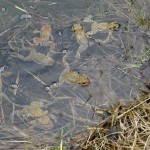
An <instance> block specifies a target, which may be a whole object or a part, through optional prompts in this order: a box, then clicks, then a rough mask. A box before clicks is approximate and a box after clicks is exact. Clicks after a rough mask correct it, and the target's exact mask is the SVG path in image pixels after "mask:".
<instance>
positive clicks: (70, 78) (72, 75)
mask: <svg viewBox="0 0 150 150" xmlns="http://www.w3.org/2000/svg"><path fill="white" fill-rule="evenodd" d="M68 54H69V53H67V54H65V55H64V57H63V59H62V62H63V64H64V66H65V67H66V68H65V70H64V71H63V72H62V73H61V75H60V77H59V82H58V83H54V84H52V85H51V86H50V87H47V89H46V90H51V89H53V88H57V87H59V86H61V85H63V83H64V82H67V83H69V84H80V85H89V84H90V80H89V78H88V76H87V75H85V74H79V73H77V72H74V71H71V70H70V66H69V64H68V62H67V61H66V57H67V55H68Z"/></svg>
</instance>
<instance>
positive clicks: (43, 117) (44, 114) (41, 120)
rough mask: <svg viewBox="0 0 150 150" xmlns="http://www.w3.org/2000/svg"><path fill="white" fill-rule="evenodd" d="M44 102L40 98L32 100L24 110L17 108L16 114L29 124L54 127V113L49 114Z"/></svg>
mask: <svg viewBox="0 0 150 150" xmlns="http://www.w3.org/2000/svg"><path fill="white" fill-rule="evenodd" d="M43 106H44V103H43V102H42V101H40V100H38V101H32V102H31V104H30V105H27V106H24V108H23V109H22V110H17V111H16V112H15V114H16V115H17V116H18V117H19V118H20V120H22V121H23V122H25V123H26V124H28V125H32V127H34V126H40V127H48V128H52V127H53V125H54V123H53V121H52V120H55V119H54V116H53V115H49V113H48V111H47V110H45V111H44V110H43V108H42V107H43Z"/></svg>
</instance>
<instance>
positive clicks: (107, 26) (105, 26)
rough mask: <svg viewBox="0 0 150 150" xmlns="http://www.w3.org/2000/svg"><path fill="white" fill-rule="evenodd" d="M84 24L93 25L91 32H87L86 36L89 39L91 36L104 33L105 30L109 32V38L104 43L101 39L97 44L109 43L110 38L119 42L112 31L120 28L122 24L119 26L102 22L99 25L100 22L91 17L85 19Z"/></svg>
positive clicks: (97, 40)
mask: <svg viewBox="0 0 150 150" xmlns="http://www.w3.org/2000/svg"><path fill="white" fill-rule="evenodd" d="M83 22H90V23H91V31H88V32H86V35H87V37H89V38H91V37H90V36H92V35H94V34H96V33H97V32H100V31H103V30H107V31H108V36H107V38H106V39H105V40H104V41H103V40H100V39H95V41H96V42H100V43H107V42H109V41H110V38H111V39H113V40H117V39H116V38H115V37H114V36H113V35H112V31H113V30H116V29H118V28H119V27H120V24H118V23H117V22H115V21H113V22H100V23H98V22H96V21H94V20H92V16H91V15H90V16H88V17H86V18H84V20H83Z"/></svg>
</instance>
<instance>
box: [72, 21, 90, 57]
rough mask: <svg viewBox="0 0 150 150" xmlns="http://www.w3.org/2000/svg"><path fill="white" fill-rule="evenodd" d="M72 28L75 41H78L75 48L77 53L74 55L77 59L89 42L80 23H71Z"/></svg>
mask: <svg viewBox="0 0 150 150" xmlns="http://www.w3.org/2000/svg"><path fill="white" fill-rule="evenodd" d="M72 30H73V32H74V34H75V36H76V39H77V42H78V43H79V47H78V49H77V53H76V56H75V58H76V60H78V59H79V58H80V53H82V52H83V51H85V50H86V49H87V48H88V47H89V44H88V39H87V36H86V33H85V31H84V29H83V27H82V26H81V24H79V23H75V24H73V27H72Z"/></svg>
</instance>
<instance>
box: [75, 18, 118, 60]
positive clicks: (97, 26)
mask: <svg viewBox="0 0 150 150" xmlns="http://www.w3.org/2000/svg"><path fill="white" fill-rule="evenodd" d="M91 18H92V16H89V17H87V18H85V19H84V20H83V21H84V22H87V23H91V31H88V32H86V33H85V31H84V29H83V27H82V26H81V24H79V23H75V24H74V25H73V31H74V33H75V36H76V39H77V42H78V43H79V48H78V50H77V53H76V56H75V57H76V59H79V58H80V53H82V52H83V51H84V50H86V49H87V48H88V47H89V42H88V38H91V36H92V35H94V34H96V33H97V32H100V31H103V30H108V36H107V38H106V39H105V40H104V41H102V40H100V39H94V40H95V42H97V43H101V44H104V43H107V42H109V41H110V38H111V39H113V40H117V39H116V38H114V36H113V35H112V31H113V30H116V29H118V28H119V27H120V25H119V24H118V23H117V22H110V23H108V22H101V23H97V22H96V21H94V20H92V19H91Z"/></svg>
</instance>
